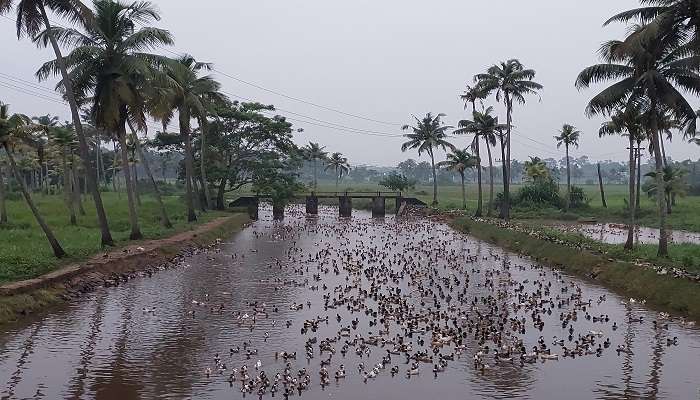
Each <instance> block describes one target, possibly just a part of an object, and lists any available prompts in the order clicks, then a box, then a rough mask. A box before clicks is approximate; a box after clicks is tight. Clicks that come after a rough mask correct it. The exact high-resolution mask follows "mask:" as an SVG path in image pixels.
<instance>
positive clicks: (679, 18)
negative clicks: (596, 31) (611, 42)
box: [604, 0, 700, 52]
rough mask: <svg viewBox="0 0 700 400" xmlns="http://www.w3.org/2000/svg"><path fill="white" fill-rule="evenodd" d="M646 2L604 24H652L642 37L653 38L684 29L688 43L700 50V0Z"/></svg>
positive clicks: (682, 32) (650, 0) (683, 32)
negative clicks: (633, 22)
mask: <svg viewBox="0 0 700 400" xmlns="http://www.w3.org/2000/svg"><path fill="white" fill-rule="evenodd" d="M642 4H643V6H642V7H638V8H635V9H632V10H628V11H623V12H621V13H618V14H616V15H614V16H612V17H611V18H610V19H608V20H607V21H606V22H605V24H604V25H609V24H611V23H613V22H623V23H628V22H631V21H635V22H638V23H640V24H643V25H648V26H650V27H652V29H648V30H645V31H644V32H643V35H642V37H641V38H642V39H646V40H649V39H653V37H654V36H656V35H659V34H661V35H664V34H668V33H671V32H673V33H681V34H683V35H684V36H687V37H688V46H689V47H690V48H691V49H693V50H694V51H696V52H697V51H699V50H700V12H698V9H699V5H698V2H697V0H643V1H642Z"/></svg>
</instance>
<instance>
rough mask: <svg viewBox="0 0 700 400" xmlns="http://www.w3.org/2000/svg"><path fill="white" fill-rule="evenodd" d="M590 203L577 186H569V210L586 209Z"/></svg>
mask: <svg viewBox="0 0 700 400" xmlns="http://www.w3.org/2000/svg"><path fill="white" fill-rule="evenodd" d="M590 201H591V199H589V198H588V196H587V195H586V192H584V190H583V188H581V187H579V186H571V202H570V203H569V207H570V208H583V207H586V206H588V203H589V202H590Z"/></svg>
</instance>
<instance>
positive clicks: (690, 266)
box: [525, 222, 700, 272]
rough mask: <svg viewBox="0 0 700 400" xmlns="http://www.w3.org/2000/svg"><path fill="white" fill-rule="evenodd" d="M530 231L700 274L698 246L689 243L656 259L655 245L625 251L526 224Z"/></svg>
mask: <svg viewBox="0 0 700 400" xmlns="http://www.w3.org/2000/svg"><path fill="white" fill-rule="evenodd" d="M525 225H526V226H527V227H528V228H530V229H537V230H539V231H541V232H543V233H546V234H547V235H548V236H550V237H556V238H558V239H561V240H565V241H567V242H569V243H572V244H581V245H584V246H586V248H590V249H594V250H595V251H596V252H599V253H603V254H605V255H607V256H609V257H612V258H615V259H618V260H623V261H634V260H643V261H647V262H650V263H653V264H655V265H661V266H665V267H676V268H681V269H684V270H686V271H689V272H700V246H698V245H696V244H691V243H670V244H669V246H668V252H669V256H668V257H658V256H657V254H656V252H657V249H658V246H657V245H655V244H641V245H635V247H634V249H633V250H632V251H628V250H625V248H624V245H623V244H609V243H601V242H599V241H597V240H595V239H591V238H589V237H586V236H584V235H581V234H578V233H573V232H561V231H559V230H557V229H555V228H549V227H544V226H541V225H539V224H537V223H533V222H531V223H526V224H525Z"/></svg>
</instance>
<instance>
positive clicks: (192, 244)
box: [0, 213, 250, 325]
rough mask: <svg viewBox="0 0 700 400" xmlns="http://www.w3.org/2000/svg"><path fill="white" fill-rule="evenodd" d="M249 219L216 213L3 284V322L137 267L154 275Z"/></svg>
mask: <svg viewBox="0 0 700 400" xmlns="http://www.w3.org/2000/svg"><path fill="white" fill-rule="evenodd" d="M249 221H250V220H249V219H248V217H247V216H246V215H245V214H238V213H237V214H233V215H231V216H226V217H221V218H217V219H215V220H213V221H210V222H207V223H205V224H202V225H199V226H197V227H195V228H194V229H192V230H189V231H184V232H179V233H176V234H175V235H173V236H169V237H166V238H162V239H153V240H145V241H139V242H135V243H131V244H129V245H127V246H124V247H118V248H115V249H111V250H110V251H108V252H102V253H100V254H98V255H95V256H93V257H91V258H90V259H88V260H86V261H83V262H78V263H73V264H70V265H66V266H64V267H61V268H59V269H57V270H55V271H52V272H49V273H47V274H44V275H41V276H39V277H37V278H32V279H26V280H22V281H16V282H11V283H7V284H4V285H0V325H2V324H5V323H9V322H14V321H17V320H19V319H21V318H23V317H24V316H27V315H30V314H33V313H35V312H37V311H41V310H43V309H45V308H47V307H49V306H51V305H54V304H58V303H61V302H64V301H67V300H71V299H75V298H78V297H80V296H81V295H82V294H84V293H88V292H91V291H93V290H95V289H97V288H99V287H109V286H116V285H119V284H121V283H124V282H127V281H128V280H130V279H131V278H133V277H135V276H136V275H137V274H139V273H145V274H147V275H151V274H152V273H154V272H156V271H158V270H162V269H166V268H168V267H169V266H170V265H171V264H173V262H174V261H176V260H177V259H178V258H179V257H181V256H184V255H187V254H190V253H192V252H195V251H197V250H199V249H203V248H206V247H208V246H210V245H212V244H214V243H216V242H218V240H220V238H221V237H222V236H225V235H229V234H232V233H234V232H237V231H240V230H241V229H242V228H243V227H245V226H246V225H247V224H248V222H249Z"/></svg>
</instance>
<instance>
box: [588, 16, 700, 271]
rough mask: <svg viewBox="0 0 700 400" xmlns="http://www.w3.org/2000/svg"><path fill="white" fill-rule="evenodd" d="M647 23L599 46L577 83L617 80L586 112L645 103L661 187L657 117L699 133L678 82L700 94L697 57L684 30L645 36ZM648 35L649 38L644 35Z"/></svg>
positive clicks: (662, 240) (664, 251)
mask: <svg viewBox="0 0 700 400" xmlns="http://www.w3.org/2000/svg"><path fill="white" fill-rule="evenodd" d="M646 28H647V27H646V26H645V25H638V26H636V27H635V29H634V30H633V31H632V32H631V33H630V35H629V36H628V37H627V38H626V39H625V40H624V41H617V40H613V41H610V42H607V43H606V44H604V45H603V47H602V48H601V54H602V55H603V59H604V61H605V62H604V63H602V64H597V65H593V66H591V67H588V68H586V69H584V70H583V71H582V72H581V73H580V74H579V76H578V78H577V79H576V87H577V88H579V89H582V88H588V87H589V86H590V85H591V84H593V83H597V82H603V81H609V80H615V81H616V82H615V83H614V84H612V85H611V86H609V87H607V88H605V89H603V91H601V92H600V93H599V94H598V95H596V96H595V97H593V98H592V99H591V100H590V102H589V103H588V106H587V108H586V112H587V114H588V115H595V114H609V113H611V112H613V111H614V110H616V109H618V108H620V107H626V106H628V105H640V104H646V105H647V106H646V110H645V114H646V121H647V125H646V129H647V130H648V132H649V136H650V141H651V146H652V148H653V151H654V159H655V164H656V179H657V185H658V186H659V187H661V186H663V168H664V158H663V156H662V153H661V140H660V137H659V136H660V131H661V130H660V125H659V119H660V118H659V116H660V115H663V114H664V113H666V112H669V113H671V114H672V115H673V117H674V119H675V120H677V121H678V122H679V124H680V125H682V126H685V127H686V132H695V119H696V115H695V111H694V110H693V108H692V107H691V106H690V104H689V103H688V101H687V100H686V99H685V97H684V96H683V95H682V94H681V93H680V92H679V91H678V89H676V86H678V87H679V88H682V89H683V90H686V91H688V92H690V93H694V94H698V93H700V77H699V76H698V74H697V70H698V61H697V59H696V58H697V57H695V56H691V57H690V58H687V57H686V56H687V54H688V51H687V50H688V48H687V46H686V43H685V38H684V35H681V34H677V33H673V32H672V33H668V34H663V35H661V36H655V37H653V38H652V39H651V40H647V38H646V32H647V31H646ZM643 37H644V39H645V40H642V38H643ZM664 202H665V198H664V194H663V191H657V203H658V209H659V228H660V229H659V231H660V232H659V248H658V255H659V256H662V257H667V256H668V232H667V227H666V205H665V204H664Z"/></svg>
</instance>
